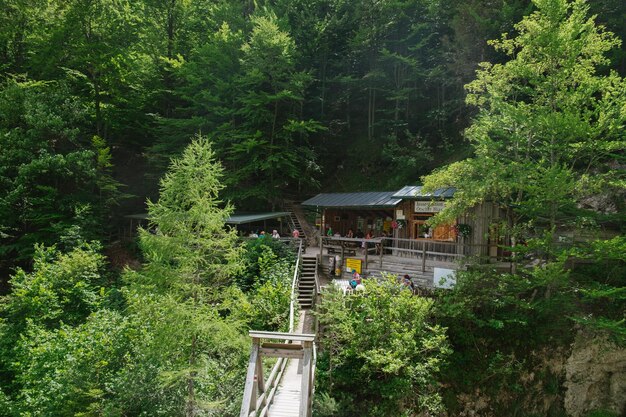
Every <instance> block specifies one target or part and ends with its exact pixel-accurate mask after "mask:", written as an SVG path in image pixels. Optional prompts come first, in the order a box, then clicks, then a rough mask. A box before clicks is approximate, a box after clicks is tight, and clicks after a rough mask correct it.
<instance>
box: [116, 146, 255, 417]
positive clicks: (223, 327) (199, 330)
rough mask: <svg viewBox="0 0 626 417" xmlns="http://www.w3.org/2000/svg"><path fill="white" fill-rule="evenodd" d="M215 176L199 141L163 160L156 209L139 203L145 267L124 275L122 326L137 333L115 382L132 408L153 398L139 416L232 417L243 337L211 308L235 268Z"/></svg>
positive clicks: (215, 166) (232, 238)
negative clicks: (126, 317) (145, 214)
mask: <svg viewBox="0 0 626 417" xmlns="http://www.w3.org/2000/svg"><path fill="white" fill-rule="evenodd" d="M221 176H222V168H221V166H220V165H219V163H218V162H216V161H215V154H214V152H213V151H212V149H211V146H210V144H209V142H208V141H207V140H205V139H203V138H201V137H198V138H196V139H194V140H193V141H192V143H191V144H190V145H189V146H188V147H187V148H186V149H185V152H184V153H183V155H182V156H181V158H179V159H175V160H173V161H172V163H171V166H170V170H169V172H168V173H167V174H166V175H165V177H164V178H163V179H162V181H161V195H160V198H159V200H158V202H156V203H152V202H149V203H148V210H149V214H150V222H151V227H152V228H153V229H154V230H155V232H154V233H153V232H150V231H147V230H141V231H140V241H139V246H140V248H141V250H142V252H143V254H144V257H145V259H146V260H147V264H146V265H145V267H144V268H143V269H142V270H141V271H138V272H133V271H128V272H127V274H126V277H125V278H126V281H127V282H128V284H129V286H128V288H127V289H126V298H127V300H128V304H129V307H128V309H129V312H130V314H131V321H132V322H133V323H135V325H136V326H138V327H137V329H141V332H140V334H139V335H138V337H137V339H136V340H135V343H134V345H133V352H134V353H135V354H136V355H138V356H137V357H138V363H136V364H135V366H136V370H135V369H132V368H127V369H125V370H124V374H123V375H122V383H123V385H124V386H126V387H128V390H129V392H128V393H127V395H125V396H124V400H123V401H124V402H125V403H126V404H127V405H133V404H136V405H135V407H141V404H142V403H141V401H140V400H141V399H143V398H145V397H147V398H152V400H151V401H148V403H147V404H146V406H145V407H141V408H139V410H141V411H143V412H146V413H148V414H150V415H171V414H178V415H180V414H183V413H186V414H187V415H196V414H197V413H199V412H203V413H209V412H211V413H213V412H215V413H218V414H219V415H232V414H233V412H234V411H235V409H236V408H237V406H236V404H237V402H238V399H239V396H240V394H241V391H240V390H241V389H242V388H243V377H244V372H245V366H244V365H243V364H244V361H245V355H246V351H247V349H246V348H247V345H246V338H245V335H244V334H243V332H242V331H241V328H240V326H241V324H240V323H239V322H237V321H236V320H233V318H230V317H226V318H222V317H220V316H219V315H218V311H217V309H216V308H215V302H216V301H218V300H219V297H220V289H221V288H223V287H224V285H225V284H226V283H227V282H228V280H229V279H230V278H232V276H234V275H235V274H236V273H238V272H239V271H240V270H241V263H240V256H241V250H240V248H239V246H238V245H237V235H236V231H235V230H230V229H227V228H226V227H225V224H224V221H225V220H226V218H227V217H228V215H229V214H230V213H231V211H232V209H231V207H230V206H229V205H225V208H221V207H220V205H221V201H220V200H219V196H218V194H219V192H220V190H221V189H222V188H223V186H222V185H221V183H220V178H221ZM152 382H156V386H157V392H156V395H155V391H154V386H153V383H152ZM134 387H141V388H140V389H137V388H134Z"/></svg>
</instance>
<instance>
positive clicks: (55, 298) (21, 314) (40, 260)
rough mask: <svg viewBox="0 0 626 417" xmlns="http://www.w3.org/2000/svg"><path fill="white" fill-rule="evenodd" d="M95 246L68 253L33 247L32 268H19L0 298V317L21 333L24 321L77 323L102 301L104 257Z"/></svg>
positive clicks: (56, 323) (51, 325)
mask: <svg viewBox="0 0 626 417" xmlns="http://www.w3.org/2000/svg"><path fill="white" fill-rule="evenodd" d="M99 249H100V248H99V245H95V244H94V245H85V246H83V247H80V248H77V249H74V250H73V251H71V252H70V253H68V254H62V253H59V252H58V251H57V250H56V249H55V248H54V247H51V248H46V247H43V246H37V248H36V251H35V258H34V260H33V262H34V264H33V271H32V272H31V273H28V272H26V271H24V270H23V269H19V270H18V271H17V272H16V273H15V275H14V276H13V277H12V278H11V281H10V282H11V286H12V292H11V293H10V294H9V295H7V296H5V297H3V305H2V307H3V308H2V316H3V317H4V318H5V319H6V320H7V322H10V323H11V325H12V326H16V327H15V328H16V329H17V331H18V333H21V331H22V330H23V328H24V327H25V326H26V323H27V322H29V321H30V322H34V323H35V324H40V325H42V326H44V327H47V328H55V327H58V325H59V324H60V323H61V322H63V323H66V324H78V323H80V322H82V321H83V320H84V319H85V318H86V317H87V316H88V315H89V314H90V313H91V312H92V311H95V310H97V309H98V307H99V306H100V305H101V303H102V301H103V293H102V291H101V288H102V287H101V285H102V284H103V283H104V282H103V279H102V275H101V274H102V272H103V269H104V258H103V256H102V255H101V254H99V253H98V250H99Z"/></svg>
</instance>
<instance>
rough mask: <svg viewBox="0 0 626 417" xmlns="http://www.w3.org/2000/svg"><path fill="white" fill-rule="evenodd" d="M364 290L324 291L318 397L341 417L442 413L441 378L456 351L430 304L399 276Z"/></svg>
mask: <svg viewBox="0 0 626 417" xmlns="http://www.w3.org/2000/svg"><path fill="white" fill-rule="evenodd" d="M365 288H366V291H365V292H362V293H356V294H354V295H350V296H344V295H343V293H342V291H339V290H332V289H331V290H330V291H328V292H325V293H324V295H323V298H322V303H321V306H320V311H319V313H318V317H319V321H320V326H321V329H322V333H321V337H320V346H321V351H320V355H319V360H318V371H317V372H318V373H317V375H318V377H317V382H318V385H317V391H318V392H322V393H324V392H325V393H327V394H328V395H331V396H332V397H333V398H334V399H335V400H336V401H337V402H338V403H339V407H338V409H339V411H338V412H337V413H336V414H335V415H336V416H391V415H393V416H404V415H410V414H412V413H416V412H419V411H429V412H436V411H438V410H440V409H441V398H440V396H439V394H438V387H437V382H436V376H437V374H438V373H439V369H440V367H441V365H442V364H443V363H444V360H445V358H446V357H447V355H448V354H449V353H450V352H449V348H448V343H447V339H446V336H445V332H444V329H443V328H442V327H439V326H436V325H431V324H430V323H429V316H430V311H431V307H432V301H430V300H427V299H424V298H419V297H415V296H413V295H412V294H411V293H410V292H409V291H403V290H402V287H401V286H398V285H397V282H396V280H395V278H393V277H389V278H386V279H384V280H383V281H382V282H380V283H379V282H376V281H375V280H368V281H366V282H365Z"/></svg>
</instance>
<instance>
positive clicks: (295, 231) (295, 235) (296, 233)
mask: <svg viewBox="0 0 626 417" xmlns="http://www.w3.org/2000/svg"><path fill="white" fill-rule="evenodd" d="M291 237H293V238H294V239H300V231H299V230H298V229H293V232H291Z"/></svg>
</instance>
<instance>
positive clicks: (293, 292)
mask: <svg viewBox="0 0 626 417" xmlns="http://www.w3.org/2000/svg"><path fill="white" fill-rule="evenodd" d="M300 259H302V239H299V242H298V258H297V259H296V267H295V269H294V271H293V280H292V281H291V302H290V304H289V333H293V329H294V323H295V317H294V315H295V314H294V305H295V300H296V288H297V286H298V275H299V272H300V271H299V269H300Z"/></svg>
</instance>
